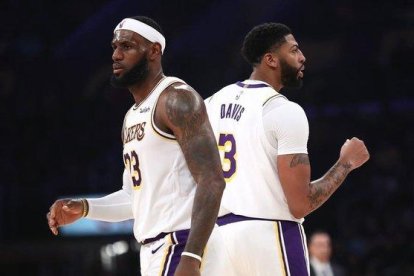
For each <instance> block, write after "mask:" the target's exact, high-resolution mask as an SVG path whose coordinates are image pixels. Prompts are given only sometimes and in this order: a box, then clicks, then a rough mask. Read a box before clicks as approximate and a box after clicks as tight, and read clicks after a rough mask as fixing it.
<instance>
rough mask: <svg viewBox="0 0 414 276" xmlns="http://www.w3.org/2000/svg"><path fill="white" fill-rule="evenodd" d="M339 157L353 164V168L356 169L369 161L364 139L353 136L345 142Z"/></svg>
mask: <svg viewBox="0 0 414 276" xmlns="http://www.w3.org/2000/svg"><path fill="white" fill-rule="evenodd" d="M339 159H340V161H341V162H345V163H347V164H349V165H351V170H354V169H356V168H358V167H360V166H362V165H363V164H364V163H365V162H367V161H368V159H369V152H368V149H367V147H366V146H365V144H364V141H362V140H360V139H358V138H356V137H353V138H352V139H347V140H346V142H345V143H344V144H343V146H342V148H341V153H340V157H339Z"/></svg>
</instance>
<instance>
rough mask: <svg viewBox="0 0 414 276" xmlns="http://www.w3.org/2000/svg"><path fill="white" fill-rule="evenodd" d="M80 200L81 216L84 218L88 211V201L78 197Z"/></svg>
mask: <svg viewBox="0 0 414 276" xmlns="http://www.w3.org/2000/svg"><path fill="white" fill-rule="evenodd" d="M80 201H81V202H82V206H83V213H82V217H83V218H84V217H86V216H87V215H88V213H89V204H88V201H87V200H86V199H85V198H82V199H80Z"/></svg>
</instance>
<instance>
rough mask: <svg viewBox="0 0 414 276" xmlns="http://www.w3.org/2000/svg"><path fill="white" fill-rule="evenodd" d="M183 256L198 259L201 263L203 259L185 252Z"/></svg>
mask: <svg viewBox="0 0 414 276" xmlns="http://www.w3.org/2000/svg"><path fill="white" fill-rule="evenodd" d="M181 256H188V257H191V258H194V259H197V260H199V261H200V262H201V257H200V256H198V255H196V254H194V253H190V252H185V251H184V252H183V253H181Z"/></svg>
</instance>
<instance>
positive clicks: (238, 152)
mask: <svg viewBox="0 0 414 276" xmlns="http://www.w3.org/2000/svg"><path fill="white" fill-rule="evenodd" d="M276 100H283V101H288V100H287V99H286V98H285V97H284V96H283V95H281V94H279V93H277V92H276V91H275V90H274V89H273V88H272V87H270V86H269V85H268V84H266V83H264V82H258V81H247V82H246V81H245V82H238V83H236V84H231V85H229V86H226V87H224V88H223V89H221V90H220V91H219V92H217V93H215V94H214V95H213V96H211V97H210V98H208V99H206V100H205V102H206V105H207V111H208V115H209V119H210V122H211V125H212V127H213V130H214V133H215V136H216V139H217V142H218V147H219V151H220V156H221V159H222V165H223V172H224V177H225V180H226V189H225V190H224V194H223V198H222V203H221V210H220V214H219V215H220V216H222V215H225V214H226V213H234V214H236V215H243V216H248V217H255V218H264V219H272V220H289V221H297V222H301V221H302V220H300V219H295V218H294V217H293V216H292V214H291V213H290V212H289V208H288V205H287V201H286V197H285V195H284V192H283V190H282V186H281V184H280V180H279V176H278V171H277V166H276V161H277V155H278V152H277V149H275V148H274V147H272V146H271V145H270V143H269V142H268V140H267V138H266V135H265V131H264V127H263V119H262V118H263V116H262V114H263V108H264V106H265V105H266V103H267V102H269V101H276Z"/></svg>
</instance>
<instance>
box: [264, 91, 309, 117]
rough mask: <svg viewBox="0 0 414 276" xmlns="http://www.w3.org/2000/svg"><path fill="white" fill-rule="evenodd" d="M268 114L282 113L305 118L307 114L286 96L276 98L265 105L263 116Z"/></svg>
mask: <svg viewBox="0 0 414 276" xmlns="http://www.w3.org/2000/svg"><path fill="white" fill-rule="evenodd" d="M268 113H280V114H283V115H285V116H286V115H297V116H305V117H306V113H305V111H304V110H303V108H302V107H301V106H300V105H299V104H297V103H295V102H292V101H289V100H288V99H286V98H285V97H284V96H282V95H280V96H276V97H274V98H272V99H271V100H269V101H268V102H266V103H265V105H264V107H263V114H264V115H265V114H268Z"/></svg>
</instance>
